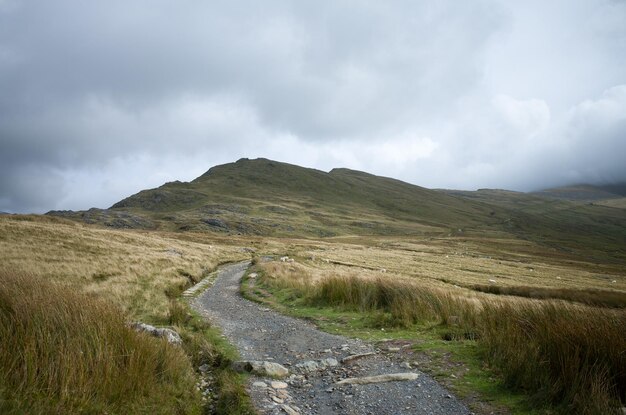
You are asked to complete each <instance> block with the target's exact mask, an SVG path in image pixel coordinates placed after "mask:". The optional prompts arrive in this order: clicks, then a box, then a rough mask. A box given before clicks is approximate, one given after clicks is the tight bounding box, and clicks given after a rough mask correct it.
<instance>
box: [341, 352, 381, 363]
mask: <svg viewBox="0 0 626 415" xmlns="http://www.w3.org/2000/svg"><path fill="white" fill-rule="evenodd" d="M375 354H376V353H374V352H369V353H360V354H351V355H350V356H346V357H344V358H343V359H341V363H349V362H352V361H354V360H357V359H361V358H363V357H367V356H372V355H375Z"/></svg>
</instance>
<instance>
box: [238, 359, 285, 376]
mask: <svg viewBox="0 0 626 415" xmlns="http://www.w3.org/2000/svg"><path fill="white" fill-rule="evenodd" d="M232 366H233V369H234V370H236V371H238V372H248V373H253V374H255V375H258V376H269V377H275V378H284V377H286V376H289V370H288V369H287V368H286V367H284V366H283V365H281V364H278V363H274V362H267V361H263V360H251V361H240V362H234V363H233V365H232Z"/></svg>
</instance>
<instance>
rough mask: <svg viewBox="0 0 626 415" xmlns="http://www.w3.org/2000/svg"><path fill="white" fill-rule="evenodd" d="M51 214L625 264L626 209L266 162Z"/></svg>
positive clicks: (131, 224)
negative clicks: (102, 205) (419, 240)
mask: <svg viewBox="0 0 626 415" xmlns="http://www.w3.org/2000/svg"><path fill="white" fill-rule="evenodd" d="M48 214H50V215H55V216H64V217H67V218H70V219H74V220H80V221H83V222H87V223H95V224H100V225H105V226H110V227H115V228H138V229H158V230H164V231H194V232H217V233H224V234H229V235H232V234H245V235H264V236H278V237H282V236H289V237H331V236H345V235H394V236H402V235H404V236H422V237H423V236H463V237H481V238H485V237H489V238H494V240H495V239H496V238H499V237H503V238H508V237H514V238H522V239H527V240H530V241H533V242H535V243H539V244H543V245H545V246H546V247H548V248H550V249H555V250H561V251H566V252H583V251H584V252H585V255H586V256H587V257H589V258H596V259H598V260H602V261H606V260H607V258H612V259H616V258H617V259H618V260H619V261H622V260H623V261H624V262H626V253H625V252H624V250H623V247H624V246H626V210H623V209H615V208H610V207H605V206H597V205H595V204H589V203H580V202H573V201H569V200H564V199H555V198H549V197H545V196H543V195H538V194H526V193H519V192H511V191H506V190H490V189H482V190H479V191H476V192H466V191H455V190H430V189H426V188H423V187H419V186H415V185H412V184H409V183H405V182H402V181H399V180H395V179H391V178H387V177H380V176H375V175H372V174H368V173H364V172H360V171H354V170H349V169H333V170H331V171H330V172H323V171H320V170H315V169H309V168H303V167H299V166H295V165H291V164H287V163H281V162H277V161H272V160H267V159H254V160H248V159H241V160H239V161H237V162H235V163H228V164H224V165H220V166H215V167H213V168H211V169H210V170H208V171H207V172H206V173H205V174H203V175H202V176H200V177H198V178H197V179H195V180H193V181H191V182H178V181H177V182H170V183H166V184H164V185H163V186H160V187H158V188H156V189H149V190H143V191H141V192H139V193H137V194H135V195H132V196H130V197H128V198H126V199H124V200H121V201H119V202H118V203H116V204H114V205H113V206H112V207H110V208H109V209H90V210H88V211H83V212H71V211H55V212H49V213H48Z"/></svg>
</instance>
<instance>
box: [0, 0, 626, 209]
mask: <svg viewBox="0 0 626 415" xmlns="http://www.w3.org/2000/svg"><path fill="white" fill-rule="evenodd" d="M241 157H249V158H256V157H267V158H271V159H275V160H279V161H285V162H289V163H293V164H299V165H302V166H307V167H314V168H318V169H321V170H326V171H328V170H330V169H331V168H333V167H349V168H353V169H359V170H364V171H367V172H370V173H374V174H380V175H385V176H391V177H395V178H399V179H402V180H405V181H408V182H411V183H414V184H417V185H420V186H425V187H431V188H433V187H445V188H458V189H470V190H473V189H476V188H484V187H492V188H507V189H513V190H522V191H526V190H535V189H540V188H545V187H550V186H555V185H561V184H570V183H578V182H592V183H601V182H614V181H624V180H626V1H624V0H596V1H591V0H582V1H578V0H554V1H546V0H524V1H517V2H512V1H505V0H502V1H498V0H493V1H492V0H484V1H480V0H473V1H458V0H450V1H440V0H438V1H426V0H423V1H418V0H406V1H396V0H393V1H391V0H390V1H350V0H333V1H327V2H320V1H302V0H297V1H295V0H294V1H287V0H285V1H275V0H264V1H232V0H230V1H210V2H209V1H200V0H176V1H174V0H133V1H129V0H124V1H121V0H119V1H118V0H107V1H97V2H96V1H84V0H75V1H71V0H55V1H48V0H40V1H34V0H33V1H31V0H0V211H8V212H45V211H48V210H51V209H86V208H90V207H93V206H95V207H108V206H110V205H111V204H113V203H114V202H116V201H118V200H120V199H122V198H124V197H126V196H128V195H130V194H133V193H136V192H137V191H139V190H142V189H145V188H151V187H156V186H159V185H161V184H163V183H164V182H166V181H172V180H182V181H188V180H192V179H194V178H195V177H197V176H199V175H200V174H202V173H203V172H205V171H206V170H208V169H209V168H210V167H211V166H213V165H216V164H222V163H227V162H231V161H235V160H237V159H239V158H241Z"/></svg>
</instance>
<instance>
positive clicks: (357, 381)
mask: <svg viewBox="0 0 626 415" xmlns="http://www.w3.org/2000/svg"><path fill="white" fill-rule="evenodd" d="M418 376H419V375H418V374H417V373H389V374H387V375H377V376H365V377H362V378H347V379H343V380H340V381H339V382H337V383H336V384H337V385H367V384H369V383H381V382H395V381H402V380H415V379H417V378H418Z"/></svg>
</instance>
